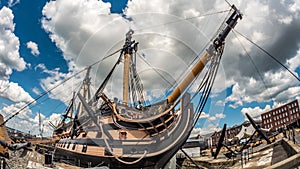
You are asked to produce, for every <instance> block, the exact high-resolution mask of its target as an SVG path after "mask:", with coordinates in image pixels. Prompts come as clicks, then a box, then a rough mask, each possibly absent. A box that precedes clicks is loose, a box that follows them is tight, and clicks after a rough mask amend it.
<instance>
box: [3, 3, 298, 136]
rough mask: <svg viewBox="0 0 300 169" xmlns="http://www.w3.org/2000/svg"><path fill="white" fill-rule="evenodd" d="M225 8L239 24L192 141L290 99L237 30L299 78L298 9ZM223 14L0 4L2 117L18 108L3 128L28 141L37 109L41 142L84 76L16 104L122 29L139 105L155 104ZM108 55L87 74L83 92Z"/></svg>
mask: <svg viewBox="0 0 300 169" xmlns="http://www.w3.org/2000/svg"><path fill="white" fill-rule="evenodd" d="M229 3H231V4H235V5H236V6H237V8H238V9H240V11H241V13H243V19H242V20H241V21H239V22H238V24H237V26H236V28H235V30H236V31H235V33H234V32H231V33H230V35H229V36H228V38H227V39H226V46H225V50H224V54H223V56H222V60H221V64H220V68H219V71H218V74H217V77H216V81H215V83H214V86H213V89H212V93H211V95H210V98H209V100H208V102H207V104H206V106H205V108H204V110H203V112H202V115H201V117H200V120H199V122H198V124H197V125H196V127H197V128H198V129H197V132H200V134H205V133H208V132H214V131H216V130H219V129H220V127H222V126H223V124H224V123H226V124H227V125H228V126H233V125H237V124H241V123H243V122H244V121H245V120H246V117H245V115H244V114H245V113H249V114H250V115H251V116H253V117H254V118H255V119H259V118H260V114H261V113H263V112H266V111H268V110H270V109H272V108H275V107H278V106H280V105H282V104H285V103H288V102H290V101H292V100H295V99H299V93H300V87H299V81H298V80H297V79H296V78H295V77H293V76H292V75H291V74H290V73H289V72H288V71H287V70H285V69H284V68H283V67H282V66H281V65H280V64H278V63H277V62H275V61H274V60H273V59H271V58H270V57H269V56H268V55H266V54H265V53H264V52H262V51H261V50H260V49H258V48H257V47H256V46H254V45H253V44H251V43H250V42H249V41H247V40H246V39H245V38H243V37H242V36H241V35H239V33H241V34H242V35H244V36H246V37H247V38H249V39H251V40H252V41H253V42H255V43H256V44H258V45H259V46H261V47H262V48H263V49H265V50H266V51H268V52H269V53H270V54H272V55H273V56H274V57H275V58H276V59H277V60H278V61H280V62H281V63H282V64H284V65H285V66H286V67H287V68H288V69H290V70H291V71H292V72H293V73H294V74H295V75H296V76H297V77H299V73H300V69H299V68H300V36H299V35H300V29H299V28H300V2H299V1H297V0H279V1H271V0H252V1H249V2H248V1H241V0H229ZM228 9H230V7H229V5H228V4H227V2H226V1H225V0H214V1H211V0H190V1H185V0H164V1H160V0H152V1H151V2H150V1H146V0H130V1H127V0H105V1H102V0H77V1H72V0H56V1H45V0H39V1H34V2H32V1H31V2H29V1H25V0H8V1H7V0H0V113H1V114H2V115H3V116H4V117H5V119H7V118H8V117H10V116H11V115H12V114H14V113H15V112H17V111H19V109H20V108H24V110H23V111H21V112H20V113H19V115H18V116H16V117H15V118H13V119H12V120H10V121H9V122H8V123H7V126H9V127H13V128H16V129H19V130H21V131H24V132H30V133H31V134H35V135H37V134H38V131H39V130H38V128H39V125H38V121H39V120H38V112H40V113H41V116H42V121H43V124H44V135H47V136H50V135H51V134H52V128H51V127H50V126H49V124H48V123H49V121H51V122H52V123H54V124H57V122H59V119H60V115H61V113H62V112H63V111H64V110H65V109H66V105H67V104H68V102H69V101H70V99H71V97H70V96H72V92H74V91H76V90H77V89H78V87H79V85H80V82H81V80H82V78H83V77H84V73H82V74H79V75H77V76H76V77H75V78H73V79H72V80H70V81H68V82H67V83H65V84H64V85H63V86H60V87H58V88H56V89H55V90H53V91H51V92H50V93H49V94H47V95H46V96H44V97H42V98H41V99H39V100H37V101H35V102H33V104H32V105H30V106H29V107H24V106H25V105H26V104H27V103H30V102H32V101H33V100H34V99H35V98H37V97H39V96H40V95H41V94H43V93H44V92H45V91H47V90H48V89H51V88H52V87H54V86H55V85H57V84H59V83H60V82H61V81H62V80H64V79H66V78H67V77H70V76H72V75H73V74H74V73H76V72H78V71H80V70H82V69H84V68H85V67H87V66H88V65H91V64H93V63H95V62H96V61H98V60H101V59H103V58H104V57H105V56H107V55H109V54H110V53H113V52H114V51H116V50H118V49H120V48H121V47H122V45H123V44H124V38H125V34H126V32H128V30H129V29H133V30H134V31H135V34H134V39H135V40H136V41H138V42H139V50H138V56H137V61H138V63H139V64H138V65H137V69H138V72H139V74H140V76H141V79H142V81H143V84H144V87H145V92H146V95H147V98H148V99H149V100H150V101H151V102H155V101H158V100H161V99H163V98H165V97H166V96H167V93H169V92H170V90H168V89H170V88H171V87H172V86H173V85H174V84H176V83H178V82H179V81H180V80H181V78H182V75H183V74H184V72H186V70H188V69H189V68H190V65H191V63H192V60H193V58H194V57H196V56H197V55H198V54H200V55H201V54H203V49H205V48H206V47H207V44H208V43H209V42H210V41H211V39H212V38H213V37H214V36H215V33H216V31H217V30H218V29H219V27H220V25H221V23H222V22H223V21H224V19H225V18H226V16H227V15H228V12H227V10H228ZM117 58H118V55H115V56H112V57H109V58H107V59H105V60H103V61H102V62H100V63H99V64H97V65H96V66H94V67H93V69H92V73H91V77H92V79H93V80H92V89H93V90H95V89H96V88H97V87H98V86H99V84H100V83H101V80H102V79H103V78H104V77H105V76H106V75H107V73H108V71H109V70H110V68H111V67H112V64H113V63H114V62H116V60H117ZM121 70H122V69H121V66H120V67H118V68H117V71H116V73H115V74H114V75H113V77H112V80H111V81H110V82H109V84H108V87H107V88H106V89H105V92H106V93H107V95H108V96H110V97H119V98H121V93H122V91H121V88H120V87H119V86H120V85H121V83H122V75H121ZM157 72H159V74H158V73H157ZM160 75H163V76H164V79H162V78H161V76H160ZM150 79H151V80H150ZM200 80H201V76H200ZM200 80H198V81H196V82H195V84H198V83H199V82H200ZM190 90H191V91H190V92H193V91H194V90H195V86H192V87H191V89H190Z"/></svg>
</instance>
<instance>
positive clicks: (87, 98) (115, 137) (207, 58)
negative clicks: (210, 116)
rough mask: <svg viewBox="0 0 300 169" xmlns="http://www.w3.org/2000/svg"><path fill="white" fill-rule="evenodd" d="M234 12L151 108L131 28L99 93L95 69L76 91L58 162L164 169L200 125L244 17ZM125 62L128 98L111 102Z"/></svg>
mask: <svg viewBox="0 0 300 169" xmlns="http://www.w3.org/2000/svg"><path fill="white" fill-rule="evenodd" d="M229 12H230V14H229V15H228V16H229V17H227V18H226V19H225V22H224V23H223V24H222V25H221V28H220V29H219V30H218V31H217V33H216V36H215V37H213V38H212V39H213V40H212V42H211V44H210V45H208V48H207V49H206V52H205V54H204V55H203V56H201V57H197V60H196V61H195V64H194V65H193V67H192V68H191V69H190V70H188V72H187V73H186V76H185V77H184V78H183V80H182V81H180V83H178V85H177V86H175V88H173V89H172V90H171V92H170V94H169V95H168V96H167V98H166V99H163V100H160V101H158V102H156V103H153V104H147V102H146V99H145V94H144V89H143V84H142V81H141V79H140V77H139V75H138V73H137V72H138V71H137V69H136V65H137V64H138V63H136V59H135V53H136V52H137V50H138V49H137V46H138V42H136V41H135V40H134V31H133V30H129V31H128V33H127V34H126V37H125V43H124V45H123V48H122V50H121V51H120V56H119V59H118V61H117V62H116V63H115V64H114V65H112V68H111V70H110V71H109V73H108V74H107V76H106V78H104V79H103V80H102V81H101V84H100V86H99V88H98V89H97V90H96V92H95V93H93V94H91V89H90V85H91V78H90V70H91V66H90V67H88V68H87V73H86V76H85V78H84V80H83V83H82V87H81V89H80V90H79V91H78V92H76V93H74V95H73V97H72V100H71V102H70V104H69V106H68V107H67V109H66V111H65V112H64V113H63V115H62V117H63V118H62V121H61V122H60V123H59V124H58V125H57V126H54V127H55V130H54V133H53V138H54V139H56V144H55V151H54V159H55V160H58V161H64V162H68V163H71V164H74V165H77V166H81V167H96V166H107V167H109V168H146V169H147V168H149V169H150V168H151V169H152V168H163V167H164V166H165V165H166V164H167V163H168V161H169V160H170V159H171V158H172V157H173V156H174V155H175V153H176V152H177V151H178V150H179V149H180V148H181V147H182V146H183V144H184V143H185V142H186V140H187V139H188V137H189V135H190V133H191V131H192V129H193V128H194V126H195V124H196V123H197V120H198V118H199V116H200V113H199V112H202V110H203V107H204V105H205V103H206V101H207V99H208V96H209V93H210V91H211V88H212V85H213V83H214V79H215V76H216V72H217V70H218V66H219V64H220V59H221V56H222V53H223V50H224V46H225V39H226V37H227V35H228V34H229V33H230V32H231V30H232V29H233V28H234V27H235V25H236V24H237V22H238V20H239V19H242V14H241V13H240V12H239V10H238V9H237V8H236V7H235V6H232V10H230V11H229ZM120 63H123V68H122V70H123V82H122V83H123V93H122V94H123V98H109V97H108V96H107V94H106V93H105V92H104V91H105V90H104V89H105V87H106V85H107V83H108V81H109V80H110V79H111V78H112V75H113V73H114V71H115V69H116V67H117V66H118V65H120ZM205 67H207V71H206V73H205V75H204V76H203V79H201V83H200V85H199V86H198V90H197V91H196V92H195V93H194V92H191V93H189V90H188V89H189V87H190V86H191V85H192V84H193V82H194V81H195V79H197V78H198V77H199V74H200V73H201V72H202V71H203V70H204V69H205ZM196 94H198V95H200V97H195V95H196ZM192 100H196V103H194V102H192Z"/></svg>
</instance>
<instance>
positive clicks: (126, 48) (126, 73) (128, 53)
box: [123, 30, 135, 105]
mask: <svg viewBox="0 0 300 169" xmlns="http://www.w3.org/2000/svg"><path fill="white" fill-rule="evenodd" d="M133 33H134V32H133V30H129V31H128V32H127V34H126V40H125V45H124V49H123V51H124V72H123V104H124V105H127V103H128V99H129V71H130V60H131V54H132V50H133V47H131V45H132V44H134V43H135V41H131V38H132V34H133Z"/></svg>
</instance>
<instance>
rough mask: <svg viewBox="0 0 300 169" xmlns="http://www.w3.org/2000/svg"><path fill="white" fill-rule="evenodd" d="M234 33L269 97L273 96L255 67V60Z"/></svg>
mask: <svg viewBox="0 0 300 169" xmlns="http://www.w3.org/2000/svg"><path fill="white" fill-rule="evenodd" d="M233 33H234V35H235V37H236V38H237V39H238V41H239V43H240V45H241V46H242V48H243V50H244V51H245V52H246V55H247V56H248V57H249V60H250V61H251V63H252V64H253V66H254V68H255V70H256V72H257V73H258V75H259V77H260V79H261V81H262V82H263V85H264V87H265V88H266V90H267V91H268V92H269V95H270V96H271V93H270V91H269V90H268V88H267V85H266V83H265V81H264V79H263V77H262V75H261V74H260V72H259V70H258V68H257V66H256V65H255V63H254V61H253V59H252V58H251V56H250V54H249V52H248V51H247V49H246V48H245V46H244V44H243V43H242V42H241V40H240V38H239V37H238V36H237V34H236V33H235V32H233Z"/></svg>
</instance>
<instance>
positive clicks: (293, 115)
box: [261, 100, 300, 131]
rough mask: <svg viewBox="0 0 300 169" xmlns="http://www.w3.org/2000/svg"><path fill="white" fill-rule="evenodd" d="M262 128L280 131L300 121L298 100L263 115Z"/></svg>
mask: <svg viewBox="0 0 300 169" xmlns="http://www.w3.org/2000/svg"><path fill="white" fill-rule="evenodd" d="M261 119H262V127H263V128H267V129H270V128H271V130H273V131H274V130H279V129H281V128H283V127H284V126H285V125H286V126H287V125H290V124H292V123H294V122H296V121H297V120H298V119H300V112H299V104H298V101H297V100H294V101H292V102H290V103H287V104H285V105H283V106H280V107H278V108H276V109H273V110H270V111H268V112H266V113H263V114H261Z"/></svg>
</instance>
